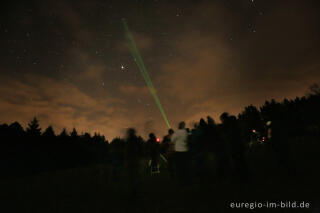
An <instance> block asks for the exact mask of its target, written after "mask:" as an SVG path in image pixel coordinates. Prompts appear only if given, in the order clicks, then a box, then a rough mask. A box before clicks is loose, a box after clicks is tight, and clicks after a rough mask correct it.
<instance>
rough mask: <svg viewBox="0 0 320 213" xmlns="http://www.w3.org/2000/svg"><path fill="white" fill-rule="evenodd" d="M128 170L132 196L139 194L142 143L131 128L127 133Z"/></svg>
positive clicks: (126, 154)
mask: <svg viewBox="0 0 320 213" xmlns="http://www.w3.org/2000/svg"><path fill="white" fill-rule="evenodd" d="M125 156H126V167H127V168H126V169H127V172H128V178H129V187H130V191H131V195H132V196H135V195H137V193H138V189H139V185H140V161H141V158H142V141H140V139H139V137H137V135H136V130H135V129H133V128H129V129H128V130H127V133H126V144H125Z"/></svg>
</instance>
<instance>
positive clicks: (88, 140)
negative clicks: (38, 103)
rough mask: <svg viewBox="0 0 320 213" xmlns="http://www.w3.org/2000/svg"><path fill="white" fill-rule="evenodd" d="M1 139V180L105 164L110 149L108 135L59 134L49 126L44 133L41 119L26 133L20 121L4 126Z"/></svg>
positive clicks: (73, 132) (30, 124) (1, 129)
mask: <svg viewBox="0 0 320 213" xmlns="http://www.w3.org/2000/svg"><path fill="white" fill-rule="evenodd" d="M0 140H1V141H0V169H1V171H2V172H1V173H0V174H1V175H0V176H1V177H12V176H19V175H26V174H33V173H37V172H42V171H48V170H58V169H65V168H71V167H75V166H79V165H84V164H92V163H99V162H103V161H105V160H106V158H107V156H108V154H107V153H108V147H109V146H108V145H109V143H108V141H106V139H105V137H104V136H101V135H99V134H94V135H93V136H91V135H90V134H89V133H84V134H78V132H77V130H76V129H75V128H74V129H73V130H72V132H70V133H68V132H67V131H66V129H63V130H62V132H61V133H60V134H55V132H54V130H53V128H52V127H51V126H49V127H48V128H46V129H45V130H44V131H43V132H42V131H41V128H40V127H39V122H38V120H37V118H34V119H33V120H32V121H31V122H30V123H29V124H28V126H27V128H26V130H24V129H23V127H22V126H21V125H20V124H19V123H18V122H14V123H12V124H10V125H7V124H3V125H0Z"/></svg>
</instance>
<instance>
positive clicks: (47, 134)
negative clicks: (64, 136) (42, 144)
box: [42, 126, 56, 138]
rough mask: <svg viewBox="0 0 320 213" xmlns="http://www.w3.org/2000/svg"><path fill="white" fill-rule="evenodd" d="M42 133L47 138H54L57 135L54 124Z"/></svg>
mask: <svg viewBox="0 0 320 213" xmlns="http://www.w3.org/2000/svg"><path fill="white" fill-rule="evenodd" d="M42 135H43V136H44V137H47V138H54V137H55V136H56V135H55V133H54V130H53V128H52V126H48V127H47V128H46V130H45V131H44V132H43V134H42Z"/></svg>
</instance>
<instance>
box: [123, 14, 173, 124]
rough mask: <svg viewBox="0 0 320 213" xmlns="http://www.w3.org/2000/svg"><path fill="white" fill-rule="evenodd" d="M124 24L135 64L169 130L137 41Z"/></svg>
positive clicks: (125, 23) (124, 21)
mask: <svg viewBox="0 0 320 213" xmlns="http://www.w3.org/2000/svg"><path fill="white" fill-rule="evenodd" d="M122 23H123V26H124V29H125V32H126V36H127V38H128V40H129V42H130V52H131V54H132V56H133V58H134V60H135V62H136V64H137V66H138V68H139V70H140V72H141V75H142V77H143V79H144V80H145V82H146V84H147V86H148V88H149V90H150V93H151V95H152V96H153V99H154V101H155V103H156V105H157V106H158V109H159V111H160V113H161V115H162V117H163V119H164V121H165V123H166V124H167V126H168V128H169V129H170V128H171V126H170V124H169V121H168V119H167V116H166V113H165V112H164V110H163V108H162V105H161V102H160V100H159V97H158V95H157V92H156V90H155V88H154V86H153V84H152V81H151V78H150V76H149V74H148V71H147V68H146V67H145V65H144V63H143V60H142V58H141V55H140V53H139V50H138V48H137V45H136V43H135V41H134V39H133V36H132V34H131V32H130V30H129V27H128V25H127V22H126V20H125V19H122Z"/></svg>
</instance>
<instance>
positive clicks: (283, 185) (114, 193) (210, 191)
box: [0, 164, 320, 213]
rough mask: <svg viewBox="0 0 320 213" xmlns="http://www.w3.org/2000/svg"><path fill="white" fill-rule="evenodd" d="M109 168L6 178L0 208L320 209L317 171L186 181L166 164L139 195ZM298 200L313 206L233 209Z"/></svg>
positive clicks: (33, 211)
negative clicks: (177, 178)
mask: <svg viewBox="0 0 320 213" xmlns="http://www.w3.org/2000/svg"><path fill="white" fill-rule="evenodd" d="M109 168H110V167H109V166H108V165H107V164H106V165H95V166H88V167H79V168H74V169H68V170H62V171H55V172H46V173H40V174H37V175H32V176H27V177H20V178H15V179H7V180H1V183H0V189H1V191H0V208H1V209H0V212H25V213H29V212H30V213H37V212H41V213H51V212H54V213H62V212H66V213H70V212H77V213H80V212H92V213H95V212H118V213H122V212H139V213H143V212H148V213H149V212H152V213H153V212H154V213H160V212H164V213H171V212H172V213H178V212H181V213H186V212H314V213H316V212H320V209H318V210H316V207H317V206H319V204H320V196H319V187H317V186H316V185H318V184H316V185H315V183H317V182H318V178H317V176H314V177H313V179H310V177H308V178H306V177H303V175H301V176H300V177H299V178H298V177H288V176H281V178H277V179H276V180H275V179H273V178H270V177H266V178H254V180H253V181H252V182H251V183H241V182H238V181H235V180H225V181H224V182H220V183H218V182H217V181H215V180H214V179H211V180H210V179H209V180H207V182H204V181H201V183H199V182H198V181H194V182H193V183H192V184H189V185H187V186H184V185H181V184H179V183H177V182H175V181H172V180H170V179H169V176H168V173H167V171H166V170H165V169H163V170H162V172H161V174H159V175H155V176H151V175H149V174H147V173H146V172H145V173H144V175H143V177H142V179H141V185H140V189H139V192H138V194H137V196H135V197H132V196H131V195H130V193H129V191H128V185H127V184H126V183H127V181H126V178H125V177H122V178H120V179H119V181H118V182H114V181H113V180H112V179H111V175H110V169H109ZM287 200H292V201H293V200H297V201H305V202H310V203H311V204H310V205H311V208H309V209H281V208H278V209H267V208H263V209H254V210H250V209H231V208H230V202H237V201H238V202H254V201H269V202H280V201H287Z"/></svg>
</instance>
